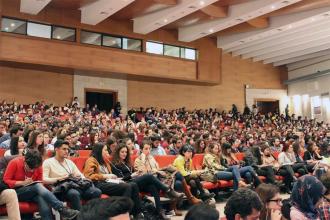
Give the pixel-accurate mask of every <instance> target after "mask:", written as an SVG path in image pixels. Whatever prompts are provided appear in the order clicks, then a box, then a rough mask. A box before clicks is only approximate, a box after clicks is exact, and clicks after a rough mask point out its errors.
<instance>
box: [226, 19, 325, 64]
mask: <svg viewBox="0 0 330 220" xmlns="http://www.w3.org/2000/svg"><path fill="white" fill-rule="evenodd" d="M328 29H330V21H328V20H325V21H320V22H315V23H313V24H311V25H306V26H302V27H299V28H293V29H291V30H288V31H284V32H282V33H279V34H274V35H273V36H270V37H266V38H262V39H260V40H255V41H252V42H249V43H246V44H243V45H241V46H237V47H234V48H231V49H230V50H231V51H232V55H233V56H238V55H242V58H243V59H246V58H250V57H253V56H257V55H260V54H263V52H264V51H266V50H272V47H274V46H281V45H282V44H287V42H288V41H291V40H295V39H301V38H302V37H303V36H305V35H310V34H312V35H313V34H314V33H315V34H316V33H320V32H323V31H326V30H328ZM306 33H307V34H306ZM282 46H283V45H282ZM242 47H243V48H242Z"/></svg>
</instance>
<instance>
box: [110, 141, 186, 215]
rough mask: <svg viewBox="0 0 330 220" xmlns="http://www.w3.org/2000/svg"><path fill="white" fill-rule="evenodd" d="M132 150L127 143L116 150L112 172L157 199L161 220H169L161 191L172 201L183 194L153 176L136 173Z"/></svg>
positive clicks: (112, 162)
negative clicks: (132, 161)
mask: <svg viewBox="0 0 330 220" xmlns="http://www.w3.org/2000/svg"><path fill="white" fill-rule="evenodd" d="M131 164H132V163H131V157H130V150H129V149H128V147H127V146H126V144H125V143H121V144H119V145H118V146H117V148H116V149H115V152H114V153H113V158H112V161H111V170H112V172H113V174H115V175H116V176H117V177H119V178H122V179H123V180H124V181H125V182H135V183H136V184H137V185H138V186H139V189H140V191H141V192H149V193H151V195H152V196H153V197H154V199H155V204H156V209H157V211H158V213H159V214H160V216H159V217H160V219H169V218H168V217H167V216H166V215H165V212H164V211H163V210H162V209H161V204H160V196H159V194H160V191H163V192H165V193H166V194H167V196H168V197H169V198H171V199H178V198H181V197H182V196H183V194H181V193H177V192H175V191H174V190H173V189H172V188H170V187H168V186H166V185H164V184H163V183H162V182H161V181H160V180H158V179H157V178H156V177H155V176H153V175H152V174H142V173H141V172H134V169H133V167H132V165H131Z"/></svg>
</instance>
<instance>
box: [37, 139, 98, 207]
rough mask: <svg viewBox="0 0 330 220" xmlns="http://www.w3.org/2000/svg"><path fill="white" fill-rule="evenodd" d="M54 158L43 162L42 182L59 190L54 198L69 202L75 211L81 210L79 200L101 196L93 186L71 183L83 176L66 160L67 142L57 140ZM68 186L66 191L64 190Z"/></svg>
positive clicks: (67, 152) (67, 155)
mask: <svg viewBox="0 0 330 220" xmlns="http://www.w3.org/2000/svg"><path fill="white" fill-rule="evenodd" d="M54 148H55V156H54V157H51V158H48V159H46V160H45V161H44V162H43V165H42V168H43V181H44V183H45V184H49V185H52V186H53V187H55V189H56V188H60V189H61V190H59V191H56V192H54V193H55V195H56V197H57V198H59V199H60V200H63V201H69V202H70V204H71V207H72V208H73V209H75V210H80V209H81V199H84V200H89V199H93V198H98V197H100V196H101V190H100V189H98V188H96V187H95V186H94V185H93V184H89V185H86V186H85V185H84V186H81V185H82V184H80V185H79V184H78V185H76V184H74V183H72V181H73V178H74V179H77V180H78V181H81V180H84V179H85V177H84V175H83V174H82V173H81V172H80V171H79V169H78V167H77V166H76V164H75V163H73V162H72V161H71V160H69V159H68V157H69V142H67V141H64V140H61V139H58V140H57V141H56V142H55V144H54ZM70 184H71V185H70ZM65 186H68V189H66V188H65Z"/></svg>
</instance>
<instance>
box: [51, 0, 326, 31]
mask: <svg viewBox="0 0 330 220" xmlns="http://www.w3.org/2000/svg"><path fill="white" fill-rule="evenodd" d="M96 1H97V0H52V1H51V3H49V5H48V6H47V7H55V8H65V9H70V10H79V8H81V7H83V6H86V5H88V4H91V3H93V2H96ZM178 1H179V0H135V1H134V2H133V3H131V4H129V5H128V6H127V7H125V8H123V9H121V10H120V11H118V12H117V13H115V14H114V15H112V16H111V17H110V19H114V20H132V19H133V18H136V17H139V16H143V15H146V14H149V13H153V12H157V11H159V10H163V9H165V8H168V7H171V6H174V5H176V4H177V3H178ZM250 1H253V0H219V1H217V2H215V3H213V4H212V5H209V6H207V7H205V8H203V9H202V10H198V11H196V12H193V13H191V14H189V15H187V16H185V17H183V18H181V19H179V20H177V21H175V22H173V23H170V24H168V25H166V26H164V27H162V28H164V29H170V30H172V29H177V28H179V27H187V26H190V25H195V24H198V23H203V22H207V21H211V20H213V19H216V18H225V17H226V16H227V11H228V7H230V6H231V5H235V4H242V3H246V2H250ZM326 6H330V0H303V1H301V2H298V3H296V4H293V5H290V6H288V7H285V8H282V9H279V10H276V11H273V12H271V13H269V14H266V15H263V16H261V17H259V18H256V19H253V20H250V21H248V22H244V23H241V24H238V25H236V26H234V27H231V28H228V29H226V30H222V31H220V32H217V33H214V34H212V35H210V36H223V35H227V34H233V33H240V32H247V31H251V30H255V29H260V28H266V27H267V26H268V20H269V19H268V18H269V17H272V16H280V15H286V14H290V13H296V12H301V11H306V10H311V9H316V8H320V7H326Z"/></svg>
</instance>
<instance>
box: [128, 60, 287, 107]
mask: <svg viewBox="0 0 330 220" xmlns="http://www.w3.org/2000/svg"><path fill="white" fill-rule="evenodd" d="M286 76H287V73H286V70H285V69H279V68H274V67H273V66H272V65H264V64H262V63H260V62H259V63H253V62H252V61H251V60H242V59H240V58H237V57H231V56H230V55H228V54H225V55H223V58H222V79H221V84H220V85H214V86H212V85H205V86H201V85H193V84H176V83H175V82H166V83H162V82H150V81H149V82H143V81H136V80H129V81H128V107H129V108H130V107H140V106H143V107H148V106H156V107H159V108H167V109H168V108H170V109H173V108H178V107H183V106H186V107H187V108H188V109H195V108H209V107H216V108H219V109H230V108H231V105H232V104H233V103H235V104H237V105H238V107H239V109H243V107H244V104H245V100H244V85H245V84H249V85H250V86H251V87H252V88H260V89H262V88H265V89H266V88H268V89H285V88H286V87H285V86H284V85H283V84H282V80H283V78H286Z"/></svg>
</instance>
